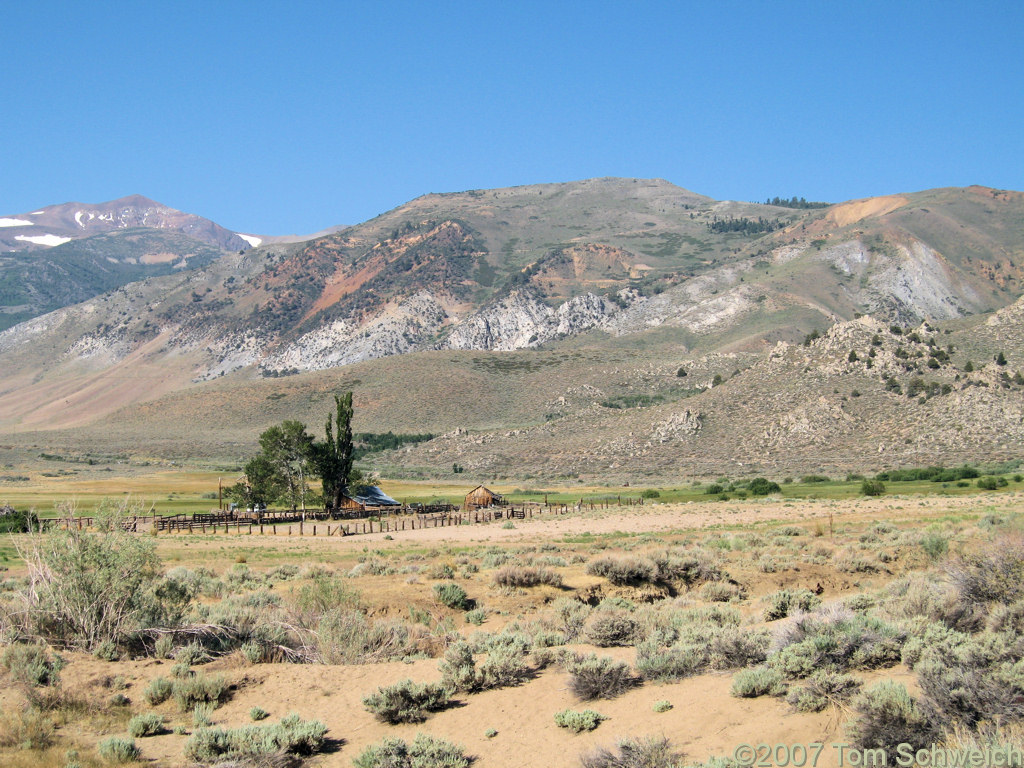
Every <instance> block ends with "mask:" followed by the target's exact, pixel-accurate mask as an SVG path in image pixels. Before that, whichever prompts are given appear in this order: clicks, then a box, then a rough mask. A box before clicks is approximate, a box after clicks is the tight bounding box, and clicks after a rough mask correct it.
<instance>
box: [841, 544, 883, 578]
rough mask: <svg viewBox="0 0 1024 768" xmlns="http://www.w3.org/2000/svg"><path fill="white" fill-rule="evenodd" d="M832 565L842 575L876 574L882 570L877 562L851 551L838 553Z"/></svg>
mask: <svg viewBox="0 0 1024 768" xmlns="http://www.w3.org/2000/svg"><path fill="white" fill-rule="evenodd" d="M832 565H833V566H834V567H835V569H836V570H837V571H839V572H840V573H876V572H878V571H879V570H880V569H881V566H879V565H878V563H877V562H873V561H871V560H868V559H867V558H865V557H863V556H861V555H858V554H857V553H855V552H852V551H851V550H849V549H845V550H842V551H841V552H838V553H837V554H836V555H835V557H834V558H832Z"/></svg>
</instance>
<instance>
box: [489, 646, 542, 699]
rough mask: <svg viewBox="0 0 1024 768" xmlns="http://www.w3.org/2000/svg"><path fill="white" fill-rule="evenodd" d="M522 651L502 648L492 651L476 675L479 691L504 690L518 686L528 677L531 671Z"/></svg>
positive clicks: (513, 647)
mask: <svg viewBox="0 0 1024 768" xmlns="http://www.w3.org/2000/svg"><path fill="white" fill-rule="evenodd" d="M524 653H525V651H524V649H522V648H520V647H516V646H504V647H497V648H494V649H492V650H491V651H490V652H489V653H488V654H487V658H485V659H484V661H483V663H481V664H480V669H479V671H478V673H477V677H478V679H479V683H478V687H479V688H481V689H489V688H505V687H508V686H513V685H519V684H520V683H522V682H523V681H525V680H527V679H528V678H529V677H530V674H531V670H530V667H529V666H528V665H527V663H526V659H525V657H524Z"/></svg>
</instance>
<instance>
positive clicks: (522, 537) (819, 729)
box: [0, 493, 1024, 768]
mask: <svg viewBox="0 0 1024 768" xmlns="http://www.w3.org/2000/svg"><path fill="white" fill-rule="evenodd" d="M1022 507H1024V494H1022V493H1016V494H1006V493H1003V494H993V495H976V496H969V497H952V498H947V497H937V496H930V497H885V498H881V499H864V500H857V501H842V502H832V501H821V500H806V501H794V500H771V499H769V500H757V501H754V500H751V501H744V502H739V503H722V502H708V503H696V504H679V505H648V506H644V507H633V508H622V509H617V508H616V509H610V510H595V511H593V512H591V511H589V510H587V511H585V512H580V513H575V514H572V515H566V516H560V517H552V516H544V517H543V518H534V519H533V520H525V521H519V520H517V521H515V527H514V528H511V529H506V528H503V527H502V526H501V523H500V522H498V523H491V524H488V525H478V526H468V525H467V526H458V527H451V528H437V529H428V530H422V531H419V530H418V531H406V532H398V533H394V534H392V536H393V539H392V540H386V539H384V534H369V535H359V536H349V537H345V538H337V537H335V538H330V539H328V538H326V537H322V536H321V537H318V538H315V539H314V538H313V537H311V536H306V537H301V538H300V537H299V536H297V535H293V536H290V537H289V536H284V535H279V536H277V537H271V536H263V537H260V536H247V535H237V534H231V535H220V536H191V537H190V536H188V535H187V534H176V535H172V536H168V535H162V536H160V538H159V544H160V547H161V550H163V554H164V555H167V554H168V553H169V552H173V553H174V554H175V557H174V558H172V559H181V560H187V559H188V555H184V556H183V557H181V558H179V557H177V555H179V554H180V553H186V552H196V554H197V555H199V554H200V552H202V551H203V550H220V551H222V552H223V555H220V554H216V555H215V556H216V557H223V559H224V563H223V567H224V568H227V567H230V565H232V564H233V563H234V562H235V557H234V553H233V552H232V549H233V548H234V547H242V546H244V547H250V548H251V547H267V551H268V553H269V552H271V551H273V550H276V551H278V552H279V553H280V554H281V555H282V557H283V558H285V560H288V559H291V560H292V561H294V560H295V559H300V558H301V559H306V558H308V559H309V560H310V561H314V562H315V561H316V560H317V558H318V557H324V559H325V560H327V559H328V557H327V556H328V555H329V554H331V553H345V552H347V553H353V554H354V553H357V552H362V551H364V550H365V551H369V550H370V549H377V548H382V547H383V548H390V547H408V546H409V545H412V546H416V545H418V544H422V545H425V546H428V547H433V546H437V545H439V544H443V543H453V544H467V545H468V544H472V543H473V542H497V543H502V544H515V543H527V542H530V541H540V540H557V539H558V538H560V537H563V536H570V535H580V534H583V533H585V532H590V533H593V534H599V533H606V534H607V533H614V532H616V531H626V532H630V533H637V532H653V533H659V532H663V533H667V532H669V531H682V532H685V531H696V530H708V529H711V528H714V527H732V526H736V527H743V528H747V529H749V528H751V527H754V528H756V527H757V526H758V525H760V524H770V523H773V522H776V521H787V522H790V523H800V524H805V525H807V526H808V527H817V526H818V525H821V526H822V527H823V529H824V535H825V536H827V535H828V533H827V531H828V526H829V516H830V514H831V516H832V521H833V525H834V526H835V527H836V528H837V529H838V528H839V527H841V526H842V525H843V524H844V523H846V522H853V521H855V520H856V521H862V520H873V519H885V520H891V521H899V520H916V521H918V522H920V521H926V520H932V519H934V520H953V521H955V520H957V519H959V518H961V517H964V518H970V517H972V516H975V515H977V514H981V513H988V512H997V513H998V512H1007V511H1012V510H1019V509H1021V508H1022ZM185 544H188V545H189V549H185V547H184V545H185ZM193 548H194V549H193ZM211 554H213V553H212V552H205V555H206V557H207V558H208V557H209V556H210V555H211ZM250 562H252V561H250ZM807 575H808V574H806V573H801V574H800V577H801V578H804V577H806V576H807ZM396 583H397V582H396ZM470 583H472V582H469V583H467V587H469V584H470ZM420 586H422V587H423V589H424V590H426V589H427V586H426V585H420ZM363 588H371V583H370V581H367V582H366V583H365V585H364V586H363ZM405 588H406V589H408V587H405ZM830 592H831V590H830ZM402 594H404V595H406V597H405V598H399V595H402ZM409 594H410V593H409V592H404V593H403V592H401V591H394V592H386V593H384V594H381V595H379V596H380V597H382V598H383V599H385V600H388V601H390V600H392V599H395V600H398V601H399V602H402V601H403V600H408V599H410V598H409ZM385 595H386V596H385ZM825 597H826V598H828V597H829V595H828V594H826V595H825ZM400 607H401V606H400ZM402 610H404V607H402ZM502 621H503V619H501V618H499V617H497V616H492V617H490V618H489V619H488V620H487V621H486V622H485V623H484V625H483V627H482V629H484V630H488V631H495V630H496V629H498V628H499V626H500V622H502ZM472 629H473V628H472V627H466V628H465V631H467V632H468V631H470V630H472ZM585 650H588V651H589V650H596V651H597V652H598V653H599V654H601V655H611V656H614V657H617V658H620V659H622V660H625V661H628V662H630V663H633V662H634V661H635V654H636V651H635V649H633V648H614V649H590V648H585ZM67 658H68V660H69V662H70V663H69V665H68V667H67V668H66V669H65V670H64V672H63V673H62V678H63V680H64V682H65V684H66V685H67V686H68V688H70V689H71V690H75V691H84V692H87V693H88V695H89V697H90V698H92V699H94V700H100V701H102V700H104V699H105V698H107V697H109V695H110V694H111V692H112V691H111V690H109V689H107V688H104V686H103V681H104V679H105V678H106V679H109V678H111V677H112V676H114V675H124V676H125V678H126V679H127V681H128V683H129V686H128V688H127V689H126V691H125V693H126V694H127V695H128V696H129V697H130V698H131V700H132V709H133V711H134V712H136V713H141V712H148V711H153V708H150V707H149V706H147V705H146V704H145V701H144V699H143V697H142V692H143V690H144V688H145V687H146V685H147V684H148V682H149V681H150V680H151V679H153V678H155V677H158V676H164V677H169V676H170V669H171V665H172V664H173V662H170V661H158V660H153V659H149V660H140V661H129V662H121V663H117V664H110V663H105V662H102V661H99V660H97V659H94V658H92V657H91V656H86V655H83V654H67ZM437 665H438V660H437V659H424V660H418V661H414V662H412V663H401V662H390V663H384V664H374V665H364V666H323V665H308V666H307V665H292V664H263V665H249V664H247V663H246V662H244V661H243V660H242V659H241V657H240V656H239V655H238V654H235V655H232V656H230V657H227V658H223V659H219V660H217V661H215V662H213V663H211V664H209V665H205V666H204V667H203V669H204V671H206V672H207V673H213V672H222V673H223V674H225V675H226V676H227V677H228V679H229V680H230V681H231V682H233V683H235V684H236V685H237V689H236V690H235V692H234V695H233V697H232V698H231V700H230V701H229V702H227V703H226V704H225V705H224V706H223V707H221V708H220V709H218V710H216V711H215V712H214V714H213V720H214V722H215V723H216V724H217V725H223V726H226V727H237V726H241V725H245V724H248V723H250V722H251V721H250V718H249V710H250V709H251V708H252V707H254V706H259V707H262V708H264V709H266V710H267V711H268V712H270V715H271V719H270V720H269V721H268V722H274V721H276V720H277V719H279V718H281V717H283V716H285V715H287V714H289V713H290V712H297V713H298V714H299V715H301V716H302V717H305V718H315V719H319V720H321V721H323V722H324V723H325V724H326V725H327V727H328V729H329V731H328V735H329V737H330V738H331V739H333V740H334V741H333V742H332V745H331V748H330V749H329V751H328V752H327V753H325V754H322V755H319V756H317V757H314V758H313V759H312V760H311V761H310V764H311V765H314V766H324V767H325V768H329V767H330V768H333V767H335V766H338V767H340V766H350V765H351V764H352V760H353V759H354V758H355V757H356V756H357V755H358V754H359V753H360V752H361V751H362V750H363V749H364V748H365V747H367V746H368V745H370V744H373V743H377V742H379V741H380V740H381V739H383V738H385V737H387V736H398V737H402V738H405V739H407V740H411V739H412V738H413V737H414V736H415V734H416V733H417V732H420V731H423V732H426V733H429V734H431V735H434V736H439V737H442V738H445V739H448V740H451V741H454V742H457V743H459V744H461V745H463V746H464V747H465V750H466V752H467V754H470V755H473V756H475V757H476V762H474V766H476V768H536V767H539V766H544V767H545V768H569V767H570V766H578V765H579V756H580V754H581V753H582V752H585V751H587V750H590V749H593V748H594V747H595V746H598V745H603V746H608V747H611V746H612V745H613V744H614V743H615V741H616V740H617V739H619V738H623V737H627V736H666V737H668V738H669V739H671V741H672V743H673V744H674V745H675V747H676V748H677V749H679V750H681V751H683V752H685V753H686V755H687V757H688V759H689V760H693V761H703V760H706V759H707V758H708V757H710V756H715V755H725V756H728V755H731V754H732V753H733V750H734V749H735V748H736V747H737V746H739V745H741V744H755V745H756V744H759V743H765V744H770V745H776V744H809V743H812V742H821V743H824V744H825V748H824V750H823V751H822V752H821V754H820V755H819V758H818V760H817V762H816V763H812V762H811V761H810V760H808V762H807V763H806V765H808V766H811V765H817V766H824V767H826V768H832V766H838V765H839V762H838V759H837V758H838V754H837V752H836V751H835V749H834V748H833V745H835V744H844V743H846V742H847V741H848V738H847V736H846V732H845V729H844V726H845V723H846V721H847V720H848V719H849V716H850V715H849V713H848V712H844V711H840V710H836V709H830V710H827V711H826V712H824V713H820V714H800V713H796V712H793V711H791V710H790V708H789V707H788V705H786V704H785V703H784V702H783V701H780V700H778V699H771V698H767V697H762V698H758V699H738V698H734V697H732V696H731V695H730V694H729V688H730V686H731V683H732V673H729V672H724V673H712V674H705V675H701V676H699V677H694V678H690V679H687V680H683V681H681V682H678V683H673V684H665V685H658V684H651V683H647V684H644V685H643V686H641V687H639V688H636V689H634V690H632V691H630V692H628V693H626V694H624V695H622V696H620V697H618V698H616V699H613V700H607V701H597V702H579V701H577V700H576V699H575V697H574V696H573V694H572V693H571V692H570V691H569V690H568V688H567V682H568V681H567V676H566V675H565V673H563V672H561V671H560V670H558V669H547V670H543V671H541V672H539V673H538V674H537V675H536V677H535V678H534V679H532V680H530V681H528V682H526V683H524V684H523V685H521V686H518V687H515V688H506V689H500V690H496V691H487V692H482V693H477V694H472V695H469V694H461V695H459V696H458V697H457V703H456V705H455V706H453V707H451V708H449V709H448V710H446V711H444V712H440V713H437V714H435V715H433V716H432V717H431V718H430V719H429V720H428V721H427V722H425V723H422V724H419V725H397V726H390V725H386V724H382V723H379V722H377V721H376V720H375V719H374V717H373V716H372V715H371V714H370V713H368V712H367V711H366V710H365V708H364V707H363V705H362V703H361V700H362V697H363V696H365V695H367V694H369V693H372V692H373V691H375V690H376V689H377V688H378V687H380V686H384V685H390V684H393V683H396V682H398V681H399V680H402V679H404V678H412V679H413V680H416V681H437V680H439V679H440V672H439V671H438V666H437ZM861 677H862V678H863V679H864V680H865V682H866V683H870V682H872V681H873V680H875V679H879V678H895V679H897V680H899V681H901V682H905V683H907V684H908V687H910V688H911V690H914V688H915V686H914V685H913V678H912V675H911V674H910V673H908V672H907V670H905V669H904V668H902V667H897V668H895V669H892V670H884V671H882V672H879V673H871V674H865V675H862V676H861ZM14 695H15V694H14V693H13V692H12V691H10V690H7V691H3V690H0V704H9V702H11V701H13V699H12V696H14ZM662 700H667V701H669V702H670V703H671V704H672V705H673V708H672V709H671V710H669V711H668V712H664V713H655V712H654V711H653V705H654V704H655V702H658V701H662ZM566 708H572V709H577V710H581V709H587V708H590V709H594V710H596V711H597V712H599V713H600V714H602V715H604V716H605V717H607V718H608V719H607V720H606V721H604V722H603V723H601V725H600V726H599V727H598V728H597V729H596V730H595V731H593V732H590V733H584V734H580V735H575V734H573V733H571V732H569V731H568V730H566V729H562V728H558V727H557V726H556V725H555V722H554V714H555V713H556V712H558V711H560V710H562V709H566ZM155 711H158V712H161V713H163V714H165V715H167V718H168V725H169V726H174V725H183V726H185V727H186V729H187V730H188V731H191V730H192V723H191V715H186V714H181V713H178V712H177V711H176V709H175V705H174V704H173V702H166V703H164V704H162V705H160V706H159V707H157V708H155ZM489 729H494V730H496V731H497V735H495V736H493V737H490V738H489V737H488V736H487V735H486V734H487V732H488V730H489ZM110 732H111V733H117V734H120V735H123V726H121V728H120V729H119V730H112V731H110ZM104 735H106V734H104ZM84 738H86V739H88V740H92V741H95V740H98V739H99V738H101V735H99V734H95V735H92V736H88V737H84ZM186 738H187V736H185V735H174V734H165V735H161V736H156V737H150V738H145V739H138V740H137V741H138V743H139V745H140V747H141V748H142V750H143V755H144V757H145V759H146V760H148V761H150V764H151V765H158V766H181V765H184V760H183V757H182V749H183V746H184V743H185V740H186ZM771 764H772V765H777V764H779V763H777V762H773V763H771ZM846 764H847V765H849V764H850V763H849V762H847V763H846Z"/></svg>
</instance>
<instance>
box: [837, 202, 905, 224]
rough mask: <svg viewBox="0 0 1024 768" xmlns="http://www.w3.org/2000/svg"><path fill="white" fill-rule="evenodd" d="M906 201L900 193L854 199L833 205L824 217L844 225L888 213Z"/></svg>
mask: <svg viewBox="0 0 1024 768" xmlns="http://www.w3.org/2000/svg"><path fill="white" fill-rule="evenodd" d="M908 202H910V201H909V200H908V199H907V198H905V197H903V196H902V195H886V196H884V197H871V198H868V199H867V200H854V201H852V202H849V203H843V204H842V205H837V206H834V207H833V208H832V210H830V211H829V212H828V214H827V215H826V216H825V218H826V219H827V220H829V221H831V222H832V223H833V224H835V225H836V226H839V227H845V226H847V225H849V224H855V223H856V222H858V221H860V220H861V219H866V218H868V217H869V216H882V215H884V214H886V213H890V212H891V211H895V210H896V209H897V208H899V207H901V206H904V205H906V204H907V203H908Z"/></svg>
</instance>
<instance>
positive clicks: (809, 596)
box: [764, 589, 821, 621]
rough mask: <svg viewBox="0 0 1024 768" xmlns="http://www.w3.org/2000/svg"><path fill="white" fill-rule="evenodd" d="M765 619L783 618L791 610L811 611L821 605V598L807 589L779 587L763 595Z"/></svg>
mask: <svg viewBox="0 0 1024 768" xmlns="http://www.w3.org/2000/svg"><path fill="white" fill-rule="evenodd" d="M764 601H765V602H766V603H768V605H766V606H765V609H764V620H765V621H776V620H778V619H784V618H786V617H787V616H789V614H790V613H792V612H793V611H804V612H806V611H811V610H814V609H815V608H817V607H818V606H819V605H821V598H820V597H818V596H817V595H816V594H814V593H813V592H811V590H809V589H780V590H779V591H778V592H772V593H771V594H770V595H765V597H764Z"/></svg>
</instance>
